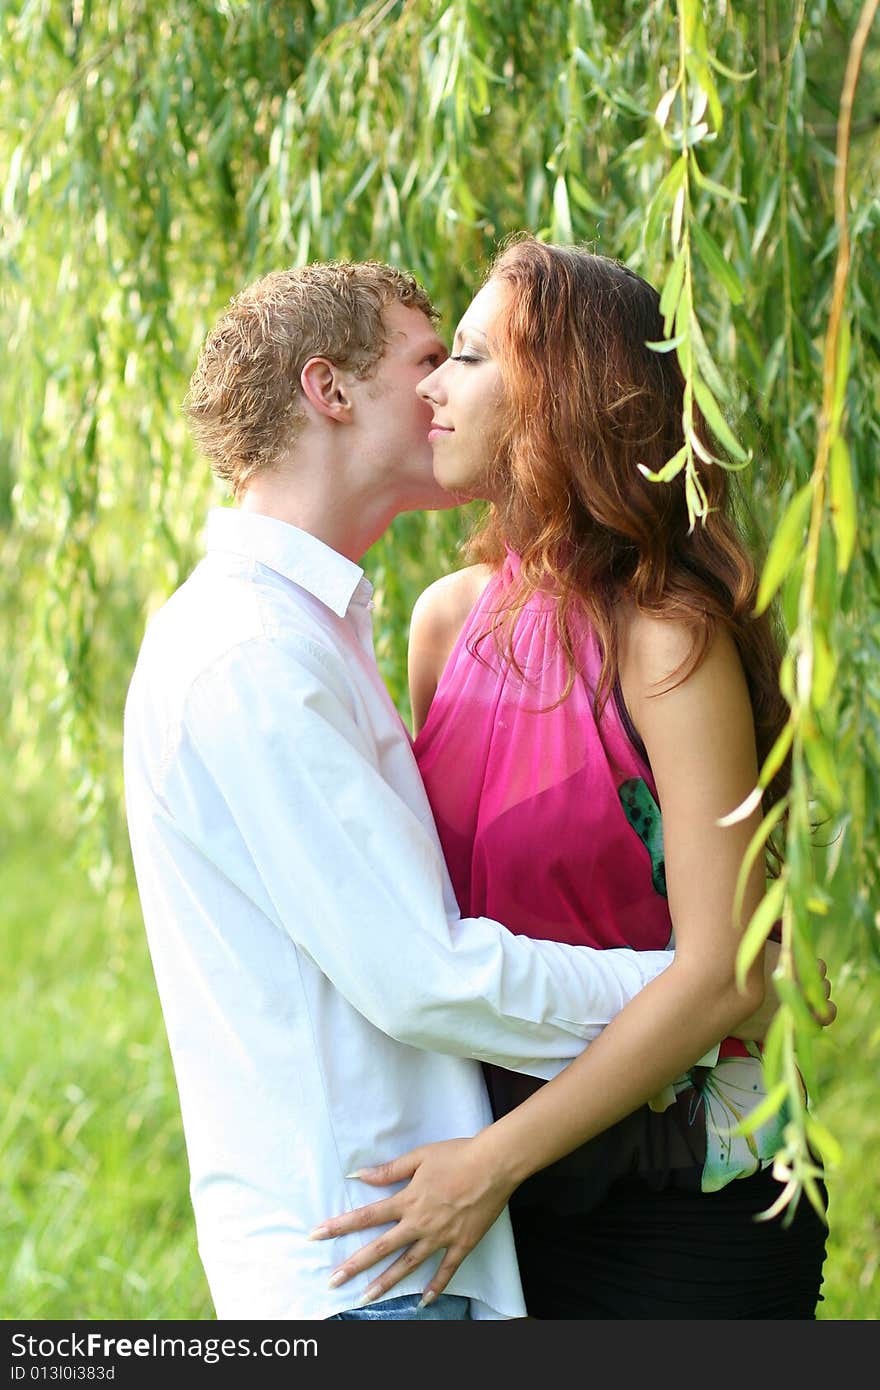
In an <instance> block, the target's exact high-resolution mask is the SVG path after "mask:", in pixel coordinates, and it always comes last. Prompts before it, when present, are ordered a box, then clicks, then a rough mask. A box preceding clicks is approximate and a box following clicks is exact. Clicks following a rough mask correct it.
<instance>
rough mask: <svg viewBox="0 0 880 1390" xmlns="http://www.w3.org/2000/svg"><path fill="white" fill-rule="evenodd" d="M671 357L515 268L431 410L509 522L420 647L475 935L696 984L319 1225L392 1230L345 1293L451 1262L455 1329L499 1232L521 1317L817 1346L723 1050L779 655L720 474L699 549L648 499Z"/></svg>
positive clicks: (670, 389) (551, 269)
mask: <svg viewBox="0 0 880 1390" xmlns="http://www.w3.org/2000/svg"><path fill="white" fill-rule="evenodd" d="M662 337H663V331H662V321H661V317H660V313H659V305H658V297H657V294H656V293H655V291H654V290H653V289H652V288H651V287H650V286H649V285H647V284H646V283H645V281H643V280H641V279H640V278H639V277H638V276H637V275H635V274H633V273H632V272H630V271H629V270H627V269H626V268H625V267H623V266H621V265H619V264H617V263H616V262H614V261H611V260H607V259H605V258H604V257H600V256H595V255H591V254H589V253H587V252H585V251H582V250H579V249H575V248H572V247H560V246H547V245H542V244H540V243H538V242H536V241H533V240H525V241H521V242H519V243H516V244H514V245H513V246H511V247H509V248H508V249H507V250H506V251H504V252H503V253H502V254H501V256H500V257H499V259H498V260H497V261H496V262H495V264H494V265H493V267H492V269H491V271H490V274H489V277H488V279H487V281H486V283H485V285H484V287H483V288H482V289H481V290H480V292H479V293H478V294H477V296H476V298H475V299H474V300H473V302H472V304H471V305H470V307H469V309H468V310H467V312H466V314H465V315H464V318H463V319H462V321H461V323H460V324H459V327H458V330H457V332H456V335H455V341H454V344H453V353H452V356H451V357H450V358H449V360H448V361H447V362H445V363H444V364H443V365H442V366H440V367H439V368H438V369H437V370H436V371H434V372H433V373H432V374H431V375H430V376H429V377H427V378H426V379H425V380H424V381H423V382H422V383H421V385H420V387H419V393H420V394H421V395H422V396H423V397H424V398H425V399H426V400H428V401H429V402H431V403H432V405H433V408H434V427H433V430H432V436H431V437H432V441H433V446H434V469H435V474H436V476H437V478H438V480H439V481H440V482H441V483H442V485H443V486H444V487H445V488H447V489H448V490H449V491H450V492H453V493H456V494H459V495H460V496H462V497H481V498H485V499H487V500H488V501H489V502H490V503H491V507H490V510H489V515H488V520H487V521H486V522H485V524H484V525H483V527H482V529H481V530H480V531H479V532H478V534H477V535H476V538H475V539H474V541H473V542H472V555H473V558H474V560H475V561H476V563H475V564H473V565H471V566H469V567H468V568H467V569H464V570H461V571H459V572H457V573H455V574H452V575H449V576H447V577H446V578H444V579H442V580H440V581H438V582H437V583H436V584H434V585H432V586H431V587H430V588H429V589H428V590H427V591H426V592H425V594H423V595H422V597H421V599H420V600H419V602H418V604H417V606H416V610H415V612H414V615H413V624H412V633H411V653H410V676H411V688H412V699H413V713H414V721H415V731H416V734H417V737H416V740H415V745H414V746H415V752H416V755H417V758H418V761H419V766H420V770H421V772H422V775H423V778H424V780H425V784H426V787H427V789H428V794H429V797H430V799H431V803H432V807H433V810H434V814H435V817H436V820H437V825H438V829H439V831H440V836H441V840H442V842H443V846H444V850H445V853H446V857H447V862H448V864H449V868H450V872H451V875H452V879H453V883H454V885H455V888H456V891H457V895H458V899H459V902H460V905H461V908H462V911H463V912H465V913H467V914H472V915H480V914H485V915H486V916H490V917H494V918H496V919H498V920H500V921H504V922H506V923H507V924H508V925H509V926H510V928H511V929H512V930H514V931H519V932H522V933H525V934H528V935H531V936H536V937H547V938H552V939H554V940H565V941H571V942H579V943H583V944H589V945H592V946H600V947H610V946H618V945H629V946H633V947H637V948H641V949H648V948H658V947H661V946H665V945H667V943H668V942H669V941H670V940H671V939H672V938H673V934H674V941H675V951H676V955H675V962H674V964H673V965H672V966H670V967H669V969H668V970H667V971H665V972H664V974H663V975H661V976H660V977H659V978H658V979H657V980H655V981H654V982H653V983H652V984H650V985H649V986H648V987H647V988H646V989H645V990H644V991H643V992H642V993H641V994H640V995H639V996H638V997H637V998H636V999H635V1000H633V1001H632V1003H630V1004H629V1005H628V1006H627V1008H626V1009H625V1010H624V1011H623V1012H622V1013H621V1015H620V1016H619V1017H618V1018H617V1019H615V1021H614V1022H613V1023H612V1024H611V1025H610V1026H609V1027H608V1028H606V1029H605V1030H604V1032H603V1034H602V1035H601V1036H600V1038H599V1039H598V1040H597V1041H596V1042H594V1043H593V1044H591V1046H590V1047H589V1048H587V1049H586V1051H585V1052H584V1053H583V1055H582V1056H581V1057H580V1058H578V1059H577V1060H576V1061H575V1062H573V1063H571V1064H570V1065H569V1066H568V1067H567V1068H566V1069H565V1070H564V1071H563V1072H561V1073H560V1075H559V1076H557V1077H556V1078H555V1079H554V1080H552V1081H550V1082H548V1083H545V1084H542V1083H538V1082H535V1081H533V1080H530V1079H529V1078H526V1077H521V1076H512V1075H510V1074H508V1073H503V1072H498V1071H493V1070H492V1069H491V1068H489V1069H488V1075H489V1080H490V1087H491V1090H492V1094H493V1103H494V1109H495V1114H496V1116H497V1117H498V1118H497V1119H496V1122H495V1123H494V1124H493V1125H492V1126H490V1127H489V1128H487V1129H486V1130H484V1131H482V1133H480V1134H478V1135H477V1136H476V1137H475V1138H472V1139H464V1140H456V1141H452V1142H449V1143H444V1144H437V1145H430V1146H427V1147H423V1148H421V1149H419V1150H416V1151H414V1152H413V1153H411V1154H408V1155H404V1156H403V1157H402V1158H401V1159H399V1160H397V1161H396V1162H393V1163H391V1164H383V1165H382V1167H381V1169H377V1170H370V1173H369V1174H366V1175H364V1176H365V1177H366V1178H367V1179H369V1177H370V1176H372V1177H373V1178H374V1180H381V1181H382V1182H385V1183H388V1182H394V1181H398V1180H403V1179H406V1178H409V1179H411V1180H410V1181H409V1183H408V1184H407V1186H406V1187H404V1188H403V1189H402V1190H401V1191H400V1192H398V1193H397V1194H396V1196H394V1197H391V1198H388V1199H386V1200H384V1201H382V1202H377V1203H375V1204H374V1205H373V1206H369V1207H366V1208H364V1209H361V1210H360V1211H359V1212H355V1213H352V1214H349V1215H348V1216H347V1217H341V1218H336V1219H334V1220H333V1221H330V1222H325V1223H323V1224H324V1226H325V1228H326V1229H327V1230H328V1232H329V1233H332V1234H338V1233H340V1232H342V1231H348V1230H353V1229H363V1228H366V1227H368V1226H372V1225H376V1224H379V1223H380V1222H388V1221H394V1222H396V1223H397V1224H396V1225H395V1226H393V1227H392V1228H391V1230H390V1231H388V1232H386V1233H385V1234H384V1235H382V1236H380V1237H379V1238H378V1239H377V1240H374V1241H373V1242H371V1243H370V1244H369V1245H367V1246H365V1247H364V1249H363V1250H362V1251H361V1252H360V1253H359V1254H358V1256H357V1257H355V1258H352V1259H350V1260H348V1261H347V1262H346V1265H345V1266H343V1273H344V1274H345V1275H346V1276H350V1275H351V1274H353V1273H355V1272H356V1271H359V1270H362V1269H364V1268H368V1267H370V1266H371V1265H372V1264H373V1263H375V1261H376V1260H378V1259H379V1258H381V1257H383V1256H386V1257H387V1255H388V1254H389V1253H391V1252H393V1251H395V1250H398V1249H401V1248H403V1247H406V1249H405V1252H404V1254H403V1255H402V1256H401V1257H400V1258H399V1259H398V1260H397V1261H396V1262H395V1263H394V1264H392V1265H391V1266H390V1267H389V1268H388V1269H386V1270H385V1271H383V1273H382V1275H381V1276H380V1277H379V1278H378V1279H377V1280H376V1281H375V1282H374V1284H373V1286H372V1287H371V1289H370V1291H369V1297H370V1298H372V1299H376V1298H379V1297H381V1296H383V1295H384V1294H386V1293H387V1291H388V1289H389V1288H391V1287H392V1286H393V1284H394V1283H395V1282H396V1281H397V1279H398V1278H399V1277H400V1276H401V1275H402V1274H403V1273H404V1272H405V1271H408V1270H409V1269H411V1268H412V1267H413V1266H414V1265H417V1264H419V1263H420V1262H421V1261H423V1260H425V1259H426V1258H427V1257H428V1256H429V1255H431V1254H433V1253H435V1252H436V1251H438V1250H440V1249H445V1252H446V1253H445V1255H444V1257H443V1259H442V1261H441V1263H440V1265H439V1268H438V1269H437V1270H436V1272H435V1274H434V1275H433V1277H432V1278H431V1279H430V1280H429V1281H426V1282H427V1288H426V1297H428V1298H431V1297H435V1296H436V1295H437V1294H439V1293H440V1292H441V1291H442V1290H443V1288H444V1287H445V1285H446V1283H447V1282H448V1279H449V1278H450V1277H451V1275H452V1273H453V1272H454V1270H455V1269H456V1268H457V1266H458V1265H459V1264H460V1262H461V1260H462V1259H463V1258H464V1256H465V1255H466V1254H467V1252H468V1251H469V1250H470V1249H471V1248H472V1247H473V1245H474V1244H475V1243H476V1241H477V1240H478V1239H479V1238H480V1236H481V1235H482V1234H483V1233H484V1232H485V1231H486V1230H487V1229H488V1227H489V1226H490V1225H491V1224H492V1222H493V1221H494V1220H495V1219H496V1218H497V1216H498V1214H499V1213H500V1211H501V1210H502V1208H503V1207H504V1205H505V1203H507V1202H508V1200H510V1209H511V1216H512V1218H513V1223H514V1231H515V1235H516V1242H517V1251H518V1255H519V1259H520V1267H521V1273H522V1278H523V1285H524V1290H525V1295H526V1303H527V1306H528V1308H529V1312H530V1314H531V1315H532V1316H535V1317H538V1318H600V1317H601V1318H667V1317H673V1318H675V1317H683V1318H780V1317H781V1318H791V1317H796V1318H812V1317H813V1316H814V1311H815V1306H816V1302H817V1299H818V1297H819V1286H820V1283H821V1270H822V1264H823V1259H824V1251H825V1228H824V1224H823V1222H822V1221H821V1220H820V1218H819V1217H818V1216H817V1215H816V1213H815V1211H814V1210H813V1208H812V1207H811V1205H810V1204H809V1202H808V1201H806V1200H802V1201H801V1202H800V1203H799V1205H798V1207H797V1210H796V1213H795V1216H794V1220H793V1221H792V1222H790V1223H787V1222H784V1221H783V1220H782V1219H781V1218H780V1217H779V1216H778V1215H777V1216H776V1217H774V1218H773V1219H770V1220H764V1221H756V1220H755V1219H754V1218H755V1217H756V1215H758V1214H759V1213H762V1212H764V1211H766V1210H767V1209H768V1208H769V1207H770V1206H771V1204H772V1203H773V1201H774V1200H775V1199H776V1198H777V1197H778V1195H779V1192H780V1191H781V1187H780V1184H779V1183H778V1182H777V1181H776V1180H775V1179H774V1177H773V1174H772V1168H771V1160H772V1155H773V1153H774V1151H775V1149H776V1148H777V1147H778V1144H779V1140H780V1133H781V1127H782V1125H783V1123H784V1117H780V1118H779V1119H777V1120H776V1121H773V1122H770V1123H768V1124H765V1125H764V1126H762V1127H761V1128H759V1129H758V1131H757V1133H755V1134H753V1135H750V1136H747V1137H743V1136H737V1135H733V1134H731V1132H730V1130H731V1127H732V1126H734V1125H735V1124H736V1123H737V1122H738V1121H739V1120H740V1119H741V1118H742V1117H744V1116H745V1115H747V1114H748V1113H749V1112H750V1111H751V1110H753V1109H754V1107H755V1106H756V1105H757V1104H758V1103H759V1102H760V1101H761V1100H762V1099H763V1096H764V1089H763V1084H762V1076H761V1063H760V1055H759V1051H758V1049H757V1047H756V1046H755V1045H754V1044H744V1043H741V1042H739V1041H738V1040H736V1039H735V1038H733V1037H732V1036H731V1034H733V1033H734V1032H735V1031H736V1028H737V1025H738V1024H740V1023H741V1022H742V1020H743V1019H744V1018H745V1017H746V1016H747V1015H748V1014H750V1013H751V1012H752V1010H753V1008H754V1005H755V1002H756V998H757V995H758V994H759V993H760V989H761V981H760V973H759V966H758V965H756V967H755V969H754V970H753V971H752V973H751V974H750V976H749V980H748V982H747V988H746V991H745V993H740V992H739V991H738V990H737V987H736V984H735V980H734V962H735V957H736V951H737V946H738V943H739V939H740V933H741V927H742V923H744V922H747V921H748V919H749V917H750V915H751V913H752V911H753V910H754V907H755V906H756V904H757V902H758V901H759V899H760V897H761V894H762V891H763V886H764V881H765V874H764V872H763V870H762V868H761V866H757V867H756V869H755V871H754V872H753V874H752V876H751V879H750V882H749V884H748V889H747V892H746V895H745V900H744V903H743V909H742V913H741V919H740V920H739V921H735V920H734V912H733V903H734V891H735V884H736V880H737V873H738V870H739V866H740V864H741V862H742V858H743V853H744V850H745V848H746V846H747V844H748V842H749V839H750V838H751V836H752V834H753V832H754V830H755V826H756V824H757V822H758V821H759V819H760V815H761V812H760V811H755V812H754V814H753V815H752V816H751V817H750V818H749V819H747V820H743V821H739V822H737V823H735V824H733V825H731V826H728V827H726V828H722V826H720V825H719V821H720V820H721V819H722V818H723V817H724V816H725V815H726V814H727V813H729V812H730V811H731V810H733V808H734V807H736V806H738V805H739V804H740V803H741V802H742V801H743V800H744V798H745V797H746V795H747V794H748V792H749V791H750V790H751V788H752V787H754V785H755V782H756V779H757V772H758V766H759V763H760V760H761V759H762V758H763V756H764V754H765V753H766V752H767V751H768V749H769V747H770V746H771V744H772V742H773V740H774V739H775V737H776V734H777V733H778V731H779V729H780V727H781V725H782V722H783V721H784V719H785V717H786V714H787V710H786V707H785V704H784V702H783V699H782V696H781V694H780V692H779V685H778V665H779V653H778V648H777V645H776V642H775V640H774V636H773V633H772V630H771V626H770V623H769V620H768V619H767V617H766V616H765V617H761V618H755V617H754V616H753V609H754V600H755V592H756V576H755V569H754V566H753V563H752V561H751V560H750V558H749V556H748V554H747V551H746V548H745V546H744V543H743V541H742V540H741V538H740V536H739V534H738V532H737V529H736V527H735V525H734V523H733V520H732V518H731V506H730V500H729V498H728V492H727V474H726V473H725V472H724V470H723V469H721V468H720V467H718V466H717V465H709V466H705V465H702V464H701V465H700V481H701V484H702V486H703V488H704V490H705V492H706V494H707V496H708V499H709V503H710V508H711V509H710V511H709V515H708V517H707V518H706V520H705V522H704V523H698V524H697V525H696V526H695V527H694V528H693V529H691V528H690V526H689V520H688V513H687V506H686V499H685V480H684V475H683V474H679V476H678V477H677V478H676V479H675V480H674V481H673V482H671V483H669V484H659V485H658V484H655V483H652V482H650V481H649V479H648V478H647V477H646V476H645V471H646V470H648V471H649V470H654V469H658V468H660V467H661V466H662V464H663V463H665V462H666V460H667V459H669V458H670V457H671V456H672V455H673V454H675V453H676V452H677V451H678V450H679V449H680V448H681V446H682V444H683V442H684V441H683V435H682V412H683V389H684V383H683V379H682V376H681V372H680V369H679V366H678V363H677V361H676V356H675V354H674V353H657V352H654V351H652V350H651V349H650V348H648V347H646V345H645V344H646V343H647V342H648V341H651V340H657V339H660V338H662ZM697 428H698V431H699V433H700V435H701V436H702V441H703V443H704V444H705V445H706V447H707V450H709V449H711V447H712V441H711V439H710V438H709V436H708V432H707V430H706V428H705V425H704V423H703V422H702V421H701V420H700V419H699V417H698V423H697ZM785 776H786V770H785V769H783V771H782V772H781V773H780V775H779V777H778V778H777V780H776V782H775V784H774V785H773V786H771V787H770V788H769V790H768V792H767V795H766V797H765V809H766V807H767V806H769V805H770V804H772V803H773V802H774V801H775V800H776V799H777V798H778V796H779V795H780V794H781V791H782V789H783V787H784V785H785ZM661 809H662V818H661ZM718 1038H724V1039H725V1041H724V1042H723V1043H722V1044H721V1046H720V1049H718V1048H716V1049H715V1050H714V1051H711V1052H710V1049H712V1047H713V1044H715V1043H717V1039H718ZM707 1053H709V1055H708V1056H707V1055H704V1054H707Z"/></svg>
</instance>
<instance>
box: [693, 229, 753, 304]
mask: <svg viewBox="0 0 880 1390" xmlns="http://www.w3.org/2000/svg"><path fill="white" fill-rule="evenodd" d="M691 232H692V234H693V238H694V241H695V243H696V247H697V251H698V253H699V256H700V260H701V261H702V262H703V264H704V266H705V267H706V269H707V270H708V271H709V274H710V275H711V276H712V278H713V280H715V281H717V283H718V284H720V285H723V287H724V289H725V290H726V292H727V297H728V299H729V300H730V302H731V304H741V303H742V301H743V296H744V294H745V291H744V289H743V285H742V281H741V280H740V278H739V276H738V275H737V273H736V271H735V270H734V268H733V266H732V265H731V264H730V261H729V260H727V259H726V258H725V255H724V252H723V251H722V250H721V247H720V246H719V245H718V243H717V241H716V240H715V238H714V237H712V236H710V234H709V233H708V232H707V231H706V229H705V227H701V226H700V224H699V222H694V223H693V224H692V226H691Z"/></svg>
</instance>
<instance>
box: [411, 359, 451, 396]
mask: <svg viewBox="0 0 880 1390" xmlns="http://www.w3.org/2000/svg"><path fill="white" fill-rule="evenodd" d="M445 365H446V363H445V362H444V363H442V365H441V366H439V367H435V368H434V370H433V372H429V373H428V375H427V376H423V377H422V379H421V381H420V382H419V383H418V385H417V386H416V395H417V396H421V398H422V400H423V401H430V402H431V403H432V404H433V403H434V402H436V401H438V400H439V398H440V395H441V393H442V386H441V381H440V374H441V372H442V371H443V368H444V367H445Z"/></svg>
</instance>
